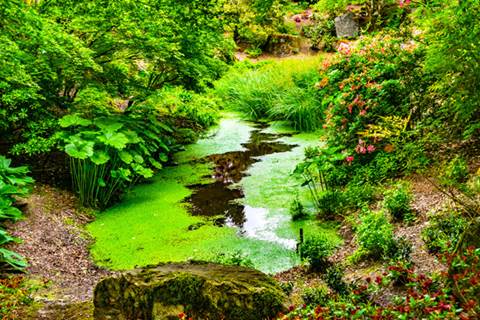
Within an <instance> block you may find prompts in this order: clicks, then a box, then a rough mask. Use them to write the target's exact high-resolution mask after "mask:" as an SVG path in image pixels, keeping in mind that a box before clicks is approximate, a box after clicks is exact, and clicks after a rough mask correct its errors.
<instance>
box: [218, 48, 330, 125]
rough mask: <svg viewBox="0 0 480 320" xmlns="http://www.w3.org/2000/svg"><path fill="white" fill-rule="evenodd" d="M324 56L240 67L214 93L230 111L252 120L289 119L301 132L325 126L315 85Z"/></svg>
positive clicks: (240, 64) (241, 64)
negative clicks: (238, 112)
mask: <svg viewBox="0 0 480 320" xmlns="http://www.w3.org/2000/svg"><path fill="white" fill-rule="evenodd" d="M321 60H322V57H304V58H302V59H295V58H291V59H285V60H281V61H265V62H259V63H257V64H252V63H251V62H248V61H246V62H242V63H239V64H237V65H236V66H235V67H234V68H232V69H231V70H230V72H228V73H227V74H226V75H225V77H223V78H222V79H220V80H219V81H217V83H216V85H215V93H216V94H217V96H218V97H219V98H220V99H221V100H222V101H223V103H224V104H225V107H226V108H227V109H233V110H236V111H240V112H242V113H244V114H245V115H247V117H249V118H250V119H253V120H258V119H269V120H287V121H289V122H290V123H291V125H292V126H293V127H294V128H295V129H297V130H300V131H314V130H316V129H319V128H320V127H321V125H322V119H323V108H322V105H321V101H320V99H319V98H318V97H317V94H316V89H315V84H316V83H317V82H318V81H319V73H318V69H319V66H320V62H321Z"/></svg>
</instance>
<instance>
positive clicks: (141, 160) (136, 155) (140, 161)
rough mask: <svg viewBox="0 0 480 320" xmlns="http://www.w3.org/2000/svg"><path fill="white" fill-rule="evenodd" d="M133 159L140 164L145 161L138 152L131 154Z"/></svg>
mask: <svg viewBox="0 0 480 320" xmlns="http://www.w3.org/2000/svg"><path fill="white" fill-rule="evenodd" d="M133 160H135V162H136V163H140V164H142V163H144V162H145V160H143V157H142V156H141V155H139V154H138V153H137V154H135V155H134V156H133Z"/></svg>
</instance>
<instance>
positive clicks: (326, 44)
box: [302, 15, 337, 52]
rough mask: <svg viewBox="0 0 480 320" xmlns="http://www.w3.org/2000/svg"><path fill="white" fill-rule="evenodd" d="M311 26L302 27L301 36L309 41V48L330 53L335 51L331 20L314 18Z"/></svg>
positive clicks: (333, 22)
mask: <svg viewBox="0 0 480 320" xmlns="http://www.w3.org/2000/svg"><path fill="white" fill-rule="evenodd" d="M313 20H314V21H313V24H310V25H305V26H303V29H302V31H303V34H304V36H305V37H306V38H308V39H310V41H311V46H312V48H314V49H317V50H323V51H326V52H331V51H334V50H335V44H336V43H337V37H336V34H335V21H334V20H333V19H329V18H325V17H319V16H318V15H315V16H314V19H313Z"/></svg>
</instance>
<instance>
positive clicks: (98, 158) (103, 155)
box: [90, 150, 110, 166]
mask: <svg viewBox="0 0 480 320" xmlns="http://www.w3.org/2000/svg"><path fill="white" fill-rule="evenodd" d="M90 160H92V162H93V163H95V164H96V165H97V166H99V165H102V164H105V163H107V162H108V161H109V160H110V156H109V155H108V153H107V152H106V151H103V150H96V151H94V152H93V155H92V156H90Z"/></svg>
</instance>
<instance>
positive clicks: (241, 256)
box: [211, 250, 255, 268]
mask: <svg viewBox="0 0 480 320" xmlns="http://www.w3.org/2000/svg"><path fill="white" fill-rule="evenodd" d="M211 260H212V262H215V263H219V264H224V265H230V266H243V267H248V268H254V267H255V266H254V264H253V261H252V260H251V259H250V258H248V255H247V254H245V253H244V252H242V250H236V251H234V252H229V253H218V254H216V255H215V256H214V257H213V258H212V259H211Z"/></svg>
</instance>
